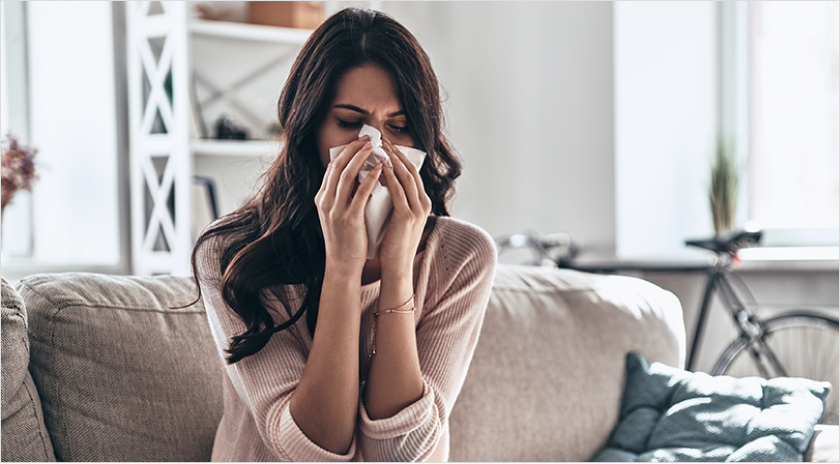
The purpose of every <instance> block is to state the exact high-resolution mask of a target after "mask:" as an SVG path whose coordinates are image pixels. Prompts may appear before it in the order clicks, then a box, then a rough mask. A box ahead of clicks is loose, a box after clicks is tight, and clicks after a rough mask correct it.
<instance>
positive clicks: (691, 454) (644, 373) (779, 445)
mask: <svg viewBox="0 0 840 464" xmlns="http://www.w3.org/2000/svg"><path fill="white" fill-rule="evenodd" d="M830 390H831V384H830V383H828V382H817V381H814V380H809V379H802V378H786V377H780V378H774V379H770V380H766V379H762V378H759V377H745V378H734V377H728V376H716V377H713V376H710V375H708V374H706V373H703V372H688V371H684V370H682V369H677V368H673V367H668V366H664V365H662V364H659V363H653V364H648V363H647V362H646V361H645V359H644V358H643V357H642V356H639V355H638V354H635V353H634V354H629V355H628V356H627V383H626V386H625V389H624V397H623V399H622V404H621V421H620V422H619V424H618V426H617V427H616V428H615V430H614V431H613V433H612V436H611V437H610V442H609V444H608V446H607V447H606V448H605V449H604V450H603V451H601V452H600V453H599V454H598V455H597V456H596V458H595V460H596V461H657V462H662V461H667V462H673V461H718V462H723V461H782V462H789V461H802V458H803V454H804V453H805V451H806V450H807V449H808V445H809V444H810V443H811V437H812V436H813V434H814V426H815V425H816V424H817V423H818V422H819V420H820V417H821V416H822V413H823V402H824V401H825V398H826V396H828V392H829V391H830Z"/></svg>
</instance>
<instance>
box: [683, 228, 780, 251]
mask: <svg viewBox="0 0 840 464" xmlns="http://www.w3.org/2000/svg"><path fill="white" fill-rule="evenodd" d="M762 235H763V234H762V232H761V231H757V232H745V231H739V232H733V233H732V234H728V235H719V236H716V237H714V238H710V239H702V240H686V241H685V244H686V245H688V246H693V247H698V248H703V249H704V250H710V251H714V252H715V253H732V254H734V253H737V252H738V250H740V249H741V248H746V247H750V246H755V245H758V244H760V243H761V237H762Z"/></svg>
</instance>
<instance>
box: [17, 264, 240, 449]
mask: <svg viewBox="0 0 840 464" xmlns="http://www.w3.org/2000/svg"><path fill="white" fill-rule="evenodd" d="M17 288H18V291H19V292H20V294H21V296H22V297H23V298H24V300H25V301H26V309H27V311H28V312H29V340H30V342H31V344H32V356H31V361H30V371H31V372H32V377H33V379H34V380H35V384H36V385H37V386H38V390H39V391H40V393H41V400H42V404H43V409H44V420H45V422H46V424H47V426H48V427H49V430H50V435H51V437H52V442H53V445H54V447H55V455H56V457H57V458H58V459H59V460H61V461H91V462H113V461H130V462H137V461H176V462H183V461H209V460H210V458H211V451H212V447H213V440H214V437H215V434H216V428H217V426H218V424H219V420H220V419H221V415H222V411H223V404H222V381H223V378H224V377H223V376H224V365H223V364H222V360H221V359H220V358H219V355H218V351H217V349H216V344H215V343H214V342H213V338H212V334H211V333H210V325H209V324H208V323H207V314H206V313H205V311H204V305H203V303H202V302H201V301H199V302H198V303H197V304H194V305H191V306H187V307H184V308H175V307H176V306H178V305H183V304H188V303H189V302H191V301H192V300H194V299H195V298H196V296H197V295H198V290H197V289H196V286H195V284H194V283H193V282H192V279H191V278H189V277H174V276H157V277H138V276H112V275H101V274H89V273H67V274H40V275H35V276H30V277H27V278H25V279H23V280H21V281H20V283H19V284H18V286H17ZM4 380H5V379H4Z"/></svg>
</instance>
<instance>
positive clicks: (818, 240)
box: [718, 1, 840, 260]
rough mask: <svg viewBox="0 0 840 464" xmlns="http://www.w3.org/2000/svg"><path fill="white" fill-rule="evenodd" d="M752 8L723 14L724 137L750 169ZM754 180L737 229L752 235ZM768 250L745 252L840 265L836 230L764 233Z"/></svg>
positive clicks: (733, 7) (738, 6)
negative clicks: (751, 216) (741, 228)
mask: <svg viewBox="0 0 840 464" xmlns="http://www.w3.org/2000/svg"><path fill="white" fill-rule="evenodd" d="M749 7H750V5H749V2H743V1H739V2H720V3H718V8H719V10H718V14H719V21H718V24H719V30H718V36H719V47H718V50H719V63H720V66H719V76H718V77H719V88H720V92H719V102H718V108H719V118H718V121H719V123H718V124H719V127H718V129H719V133H720V134H723V135H724V136H727V137H730V138H733V139H734V140H735V143H736V147H735V148H736V153H737V156H738V161H739V162H740V163H742V165H744V166H746V165H747V162H748V159H747V157H748V153H749V151H750V146H749V141H750V137H751V134H750V127H749V122H750V114H749V113H750V100H749V82H750V71H751V70H750V69H749V62H750V59H749V54H750V50H749V34H750V31H749ZM749 182H750V179H749V177H745V178H744V181H743V182H741V186H740V188H741V192H740V195H739V199H740V201H739V205H738V211H737V213H736V223H737V224H741V225H742V227H744V228H746V229H750V228H753V227H754V225H753V223H751V222H750V217H749V211H750V208H749V206H750V204H749V202H750V198H749V194H748V192H749ZM762 230H763V231H764V247H762V248H757V249H751V250H744V251H745V252H746V253H742V254H743V255H744V256H743V257H744V258H745V259H755V260H796V259H805V260H810V259H820V260H837V259H838V236H840V230H838V228H836V227H826V228H812V227H802V228H762Z"/></svg>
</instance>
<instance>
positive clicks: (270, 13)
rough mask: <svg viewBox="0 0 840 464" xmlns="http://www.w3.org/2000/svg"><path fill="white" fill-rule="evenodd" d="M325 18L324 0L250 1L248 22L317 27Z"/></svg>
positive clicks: (308, 27) (267, 24) (280, 25)
mask: <svg viewBox="0 0 840 464" xmlns="http://www.w3.org/2000/svg"><path fill="white" fill-rule="evenodd" d="M323 20H324V2H248V22H249V23H251V24H262V25H264V26H279V27H296V28H301V29H315V28H316V27H318V25H319V24H321V21H323Z"/></svg>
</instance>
